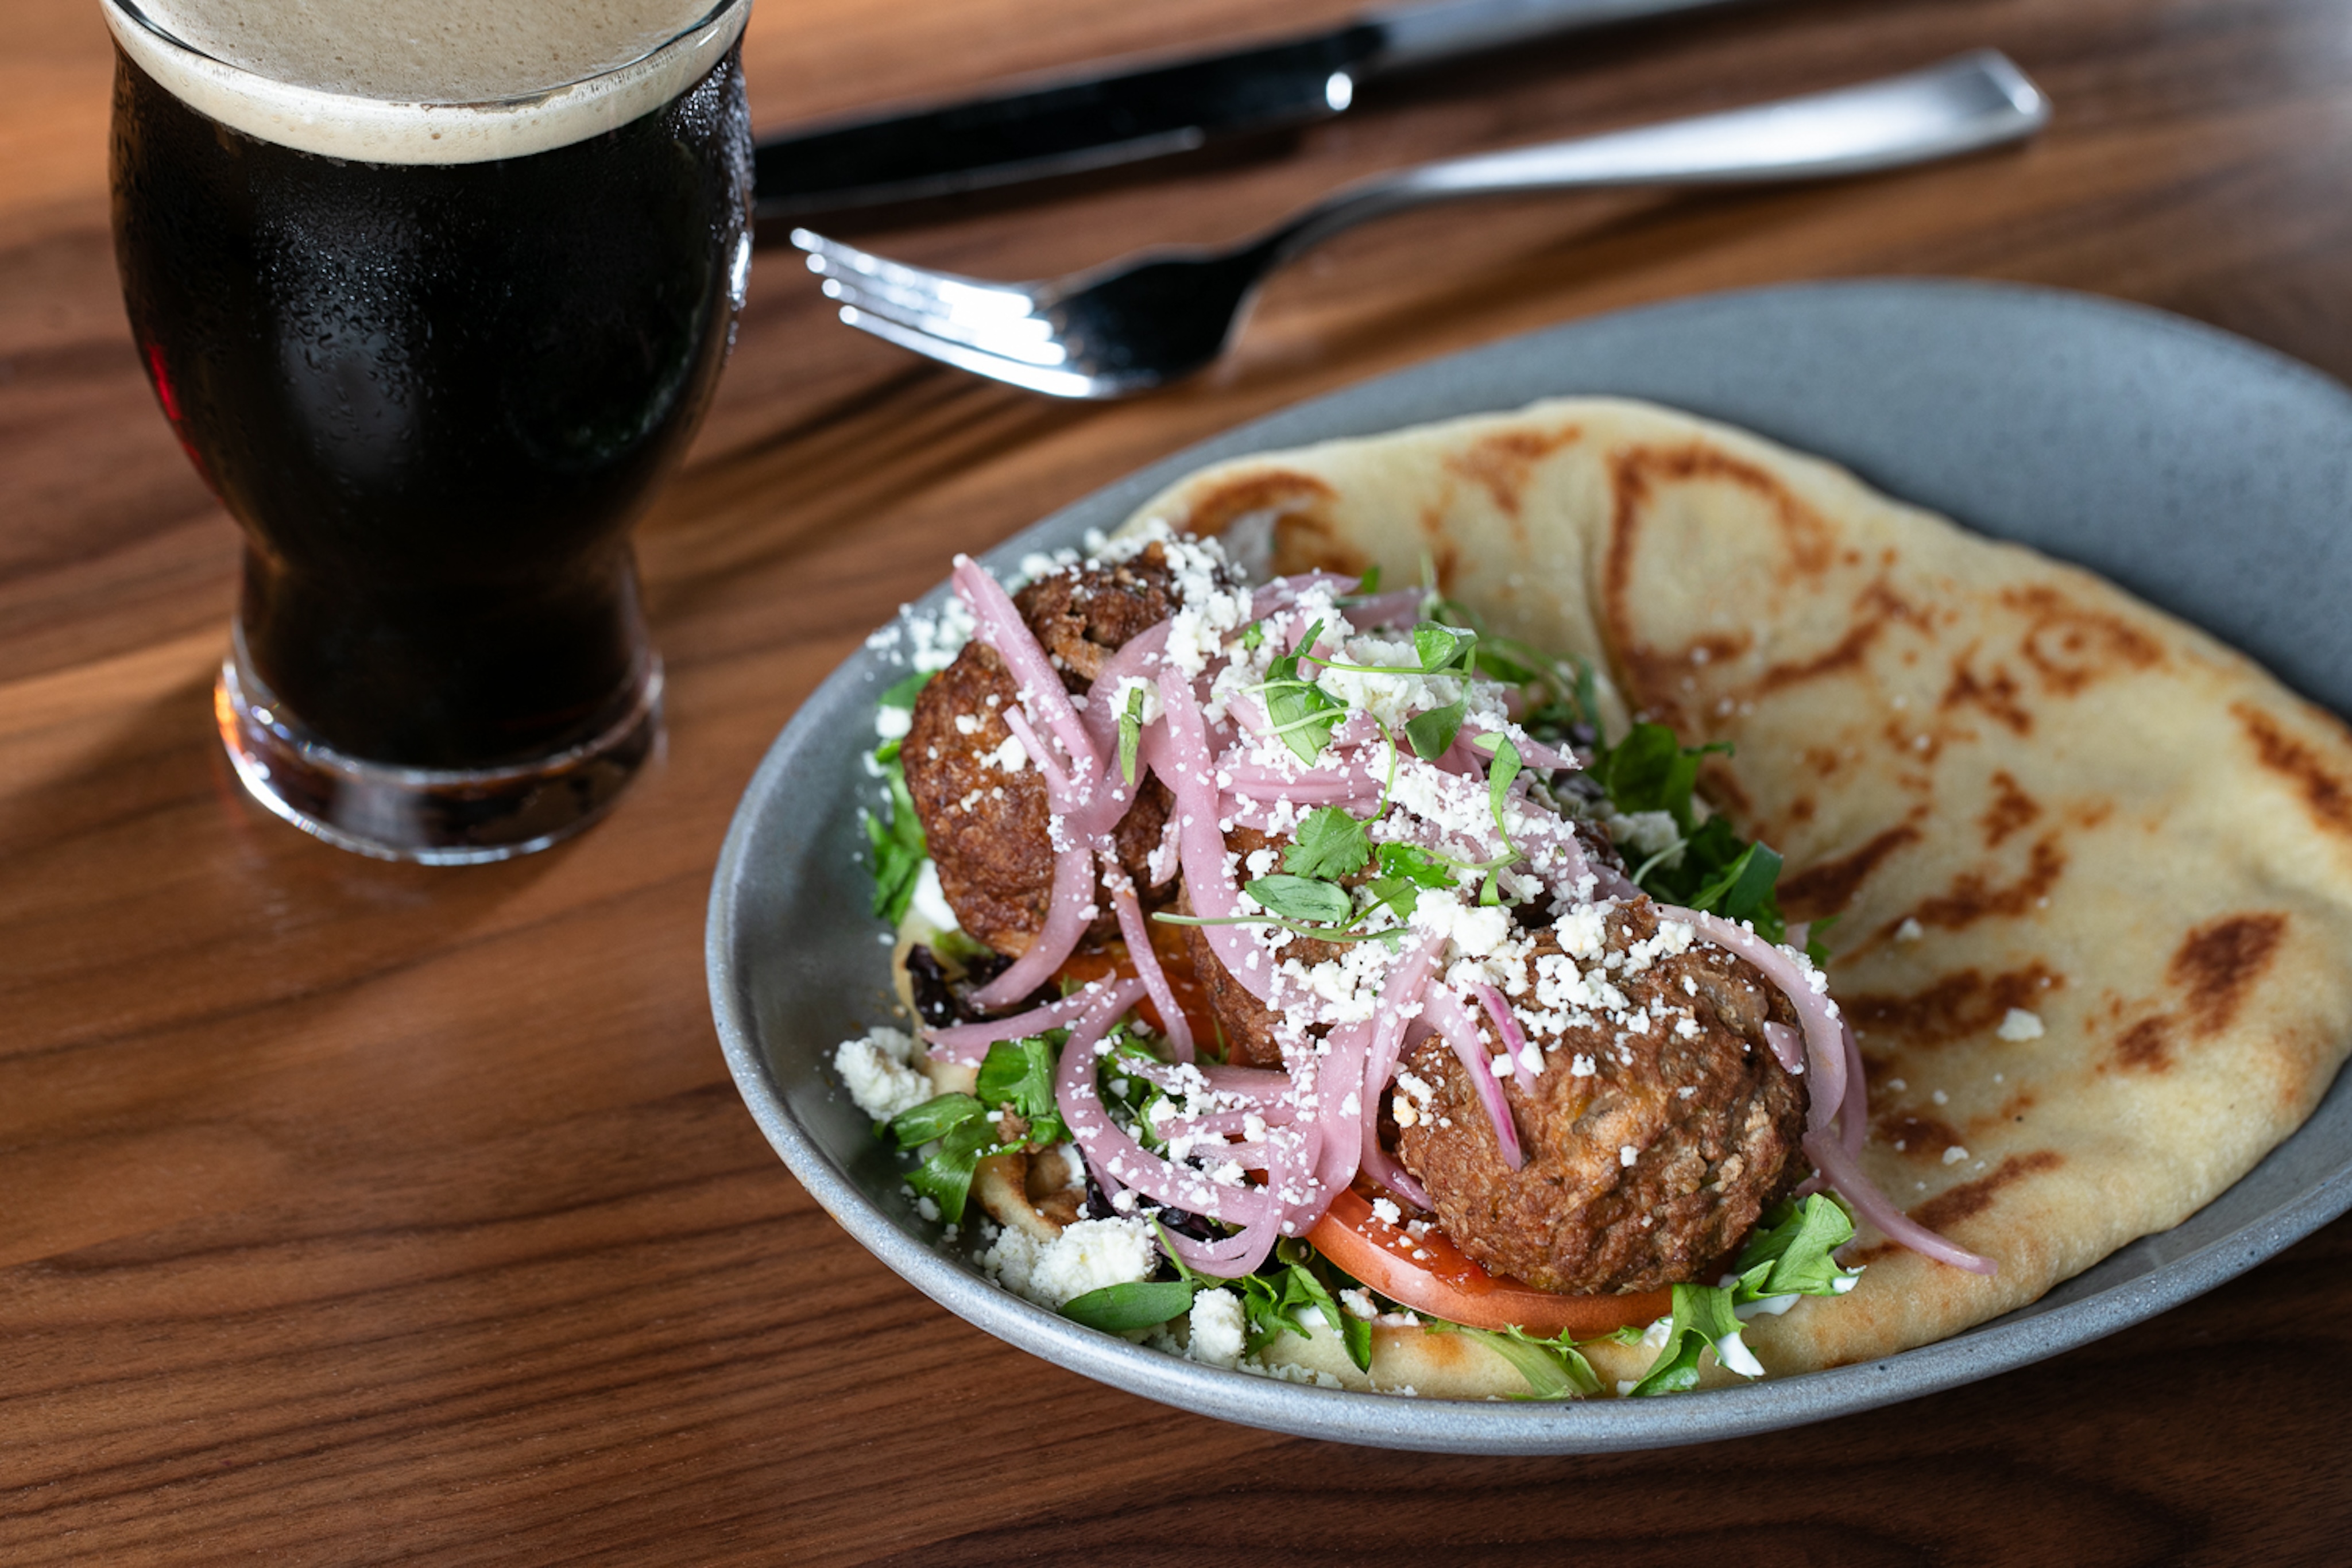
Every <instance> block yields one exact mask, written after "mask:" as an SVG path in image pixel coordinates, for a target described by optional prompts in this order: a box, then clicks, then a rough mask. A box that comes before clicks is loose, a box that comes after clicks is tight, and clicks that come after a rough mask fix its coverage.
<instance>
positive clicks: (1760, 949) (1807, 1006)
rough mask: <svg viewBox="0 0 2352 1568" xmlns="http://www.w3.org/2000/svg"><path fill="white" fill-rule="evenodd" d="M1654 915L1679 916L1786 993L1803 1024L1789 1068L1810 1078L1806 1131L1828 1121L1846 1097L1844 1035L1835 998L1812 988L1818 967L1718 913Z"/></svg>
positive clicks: (1665, 908) (1666, 909) (1670, 909)
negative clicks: (1801, 1056)
mask: <svg viewBox="0 0 2352 1568" xmlns="http://www.w3.org/2000/svg"><path fill="white" fill-rule="evenodd" d="M1658 918H1659V919H1661V920H1679V921H1682V922H1684V923H1685V924H1686V925H1689V926H1690V927H1691V928H1692V929H1694V930H1696V932H1697V933H1698V934H1699V935H1700V936H1704V937H1706V939H1707V940H1708V941H1710V942H1712V943H1714V944H1715V945H1716V946H1718V947H1721V948H1724V949H1725V950H1727V951H1728V952H1733V953H1737V954H1738V955H1739V956H1741V957H1743V958H1745V959H1747V960H1748V962H1749V963H1750V964H1753V965H1755V966H1756V967H1757V968H1759V969H1760V970H1762V971H1763V974H1764V977H1765V978H1766V979H1768V980H1769V981H1771V982H1772V983H1773V984H1774V985H1776V986H1778V987H1779V988H1780V993H1781V995H1783V996H1785V997H1787V998H1789V1003H1790V1006H1791V1007H1794V1008H1795V1009H1797V1021H1798V1022H1799V1023H1801V1024H1802V1025H1803V1026H1804V1030H1805V1066H1804V1067H1803V1068H1802V1069H1799V1068H1790V1071H1792V1072H1795V1071H1805V1072H1808V1073H1810V1075H1811V1080H1812V1081H1811V1082H1810V1083H1809V1084H1807V1085H1806V1088H1807V1089H1808V1091H1809V1092H1810V1094H1809V1098H1810V1100H1811V1104H1810V1105H1809V1106H1808V1107H1807V1109H1806V1112H1805V1131H1806V1132H1807V1133H1808V1134H1812V1133H1817V1132H1819V1131H1821V1129H1822V1128H1823V1127H1826V1126H1828V1125H1829V1124H1830V1123H1831V1122H1832V1120H1833V1119H1834V1118H1835V1117H1836V1115H1837V1113H1838V1107H1839V1106H1840V1105H1843V1103H1845V1037H1844V1035H1843V1033H1842V1032H1841V1031H1842V1030H1843V1027H1844V1026H1843V1024H1842V1023H1841V1022H1840V1021H1839V1019H1838V1010H1837V1004H1836V1003H1834V1002H1832V1001H1831V1000H1830V998H1829V993H1828V992H1827V991H1817V990H1815V989H1813V983H1812V977H1813V975H1814V974H1815V973H1817V971H1815V970H1814V969H1812V968H1811V967H1809V966H1805V965H1801V964H1800V963H1799V962H1798V961H1797V959H1796V958H1795V957H1794V956H1792V955H1790V954H1788V953H1784V952H1782V951H1781V950H1780V948H1778V947H1775V946H1772V944H1771V943H1769V942H1767V941H1765V940H1764V938H1762V937H1761V936H1757V935H1756V933H1754V932H1753V931H1750V930H1748V929H1747V928H1746V927H1745V926H1740V925H1733V924H1732V923H1731V922H1730V921H1728V920H1726V919H1724V918H1723V917H1722V916H1721V915H1701V914H1700V913H1699V912H1698V911H1697V910H1696V909H1683V908H1680V907H1678V906H1676V905H1675V904H1659V905H1658ZM1768 1038H1769V1037H1768Z"/></svg>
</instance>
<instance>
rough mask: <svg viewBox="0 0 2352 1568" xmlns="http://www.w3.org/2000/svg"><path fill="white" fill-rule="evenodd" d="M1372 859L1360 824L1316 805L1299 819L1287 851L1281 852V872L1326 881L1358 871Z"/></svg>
mask: <svg viewBox="0 0 2352 1568" xmlns="http://www.w3.org/2000/svg"><path fill="white" fill-rule="evenodd" d="M1371 858H1372V842H1371V840H1370V837H1369V836H1367V835H1366V833H1365V831H1364V824H1363V823H1361V822H1360V821H1357V820H1356V819H1355V818H1353V817H1351V816H1349V814H1348V813H1347V812H1346V811H1343V810H1340V809H1339V807H1337V806H1318V807H1316V808H1315V810H1311V811H1309V812H1307V815H1306V816H1305V817H1303V818H1301V819H1299V823H1298V831H1297V834H1296V835H1295V836H1294V838H1293V841H1292V842H1291V845H1290V848H1289V849H1287V850H1286V851H1284V852H1283V856H1282V869H1283V870H1285V871H1286V872H1288V873H1290V874H1291V875H1293V876H1305V877H1320V878H1323V879H1324V880H1326V881H1328V880H1331V879H1334V878H1338V877H1343V876H1348V875H1350V874H1351V873H1355V872H1359V871H1361V870H1362V869H1363V867H1364V862H1366V861H1369V860H1370V859H1371Z"/></svg>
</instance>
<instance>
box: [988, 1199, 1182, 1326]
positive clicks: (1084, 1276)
mask: <svg viewBox="0 0 2352 1568" xmlns="http://www.w3.org/2000/svg"><path fill="white" fill-rule="evenodd" d="M980 1265H981V1267H982V1268H983V1269H985V1270H988V1271H989V1273H991V1274H992V1275H994V1276H995V1278H996V1280H997V1282H998V1283H1000V1284H1002V1285H1003V1287H1004V1288H1005V1289H1006V1290H1008V1291H1013V1293H1014V1294H1016V1295H1022V1296H1026V1297H1027V1298H1029V1300H1031V1301H1035V1302H1036V1303H1038V1304H1039V1305H1040V1306H1046V1307H1055V1308H1059V1307H1060V1306H1061V1305H1062V1304H1063V1303H1064V1302H1066V1301H1075V1300H1076V1298H1078V1297H1080V1296H1083V1295H1085V1294H1086V1293H1087V1291H1099V1290H1101V1289H1102V1288H1103V1287H1104V1286H1106V1285H1127V1284H1133V1283H1136V1282H1137V1281H1142V1280H1148V1279H1150V1278H1151V1274H1152V1271H1153V1270H1156V1269H1157V1268H1159V1266H1160V1245H1159V1243H1158V1242H1157V1241H1156V1240H1155V1239H1153V1238H1152V1234H1151V1222H1150V1220H1148V1219H1144V1218H1131V1219H1081V1220H1078V1221H1077V1222H1076V1223H1075V1224H1072V1225H1067V1226H1065V1227H1063V1228H1062V1233H1061V1235H1059V1236H1057V1237H1055V1239H1053V1240H1051V1241H1045V1242H1040V1241H1037V1240H1034V1239H1032V1238H1030V1237H1029V1236H1027V1235H1026V1234H1024V1233H1023V1232H1021V1231H1018V1230H1010V1229H1008V1230H1006V1231H1005V1232H1004V1233H1003V1235H1001V1236H999V1237H998V1238H997V1239H996V1242H995V1244H994V1245H993V1246H992V1247H990V1248H989V1249H988V1250H986V1251H985V1252H982V1254H981V1255H980Z"/></svg>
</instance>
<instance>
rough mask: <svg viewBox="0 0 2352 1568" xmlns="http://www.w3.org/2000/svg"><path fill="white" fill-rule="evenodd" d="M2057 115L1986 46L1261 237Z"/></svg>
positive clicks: (1426, 181) (1874, 165) (1380, 199)
mask: <svg viewBox="0 0 2352 1568" xmlns="http://www.w3.org/2000/svg"><path fill="white" fill-rule="evenodd" d="M2049 119H2050V100H2049V99H2046V98H2044V97H2043V96H2042V91H2041V89H2038V88H2036V87H2035V86H2034V85H2033V83H2032V82H2031V81H2029V80H2028V79H2026V76H2025V73H2024V72H2023V71H2021V70H2020V69H2018V68H2017V66H2016V65H2015V64H2014V63H2013V62H2012V61H2011V59H2010V58H2009V57H2008V56H2006V55H2003V54H2001V53H2000V51H1999V50H1996V49H1979V50H1976V51H1974V52H1972V53H1969V54H1966V55H1961V56H1958V57H1955V58H1953V59H1949V60H1946V61H1945V62H1943V63H1942V64H1941V65H1936V66H1930V67H1928V68H1926V69H1925V70H1918V71H1912V72H1910V73H1908V74H1906V75H1903V76H1897V77H1888V78H1885V79H1884V80H1880V81H1874V82H1864V83H1863V84H1862V85H1860V86H1858V87H1849V88H1840V89H1836V90H1834V91H1831V92H1820V93H1812V94H1809V95H1807V96H1805V97H1802V98H1791V99H1780V101H1778V102H1773V103H1759V104H1755V105H1752V106H1750V107H1748V108H1747V109H1735V110H1727V111H1726V112H1723V113H1720V114H1702V115H1696V116H1694V117H1692V118H1690V119H1687V120H1663V121H1660V122H1659V123H1657V124H1655V125H1643V126H1637V127H1635V128H1633V129H1632V130H1627V131H1607V132H1604V133H1602V134H1601V135H1598V136H1580V137H1575V138H1572V139H1570V140H1569V141H1549V142H1545V143H1543V144H1541V145H1539V146H1535V147H1519V148H1514V149H1512V150H1511V151H1509V152H1482V153H1477V154H1475V155H1473V156H1471V157H1467V158H1450V159H1447V160H1445V161H1444V162H1436V163H1423V164H1420V165H1418V166H1416V167H1413V168H1410V169H1400V170H1397V171H1396V172H1392V173H1388V174H1381V175H1376V176H1374V177H1373V178H1371V179H1370V180H1365V181H1361V182H1360V183H1356V184H1353V185H1349V186H1344V187H1342V188H1341V189H1339V190H1338V191H1335V192H1333V193H1331V194H1330V195H1329V196H1327V197H1325V198H1324V199H1323V200H1322V201H1320V202H1318V203H1317V204H1315V205H1313V206H1311V207H1309V208H1307V210H1306V211H1304V212H1302V213H1300V214H1297V216H1296V217H1294V218H1292V219H1291V220H1290V221H1289V222H1287V223H1286V224H1284V225H1282V226H1281V227H1280V228H1278V229H1276V230H1275V231H1273V232H1272V233H1270V234H1268V235H1265V238H1264V239H1263V240H1262V241H1260V242H1259V243H1260V246H1263V247H1264V248H1265V249H1266V250H1268V251H1270V252H1271V253H1272V259H1273V260H1274V261H1275V262H1276V263H1277V264H1279V263H1280V262H1284V261H1287V260H1289V259H1290V258H1291V257H1292V256H1297V254H1298V253H1299V252H1301V251H1303V250H1306V249H1307V247H1309V246H1315V245H1319V244H1321V243H1322V242H1323V241H1325V240H1327V239H1329V238H1330V237H1331V236H1332V235H1337V234H1339V233H1340V232H1341V231H1342V230H1345V229H1350V228H1353V227H1355V226H1356V225H1358V224H1361V223H1367V222H1370V220H1372V219H1374V218H1381V217H1386V216H1388V215H1389V214H1392V213H1401V212H1405V211H1409V210H1410V209H1412V208H1414V207H1422V206H1427V205H1430V204H1433V203H1438V202H1453V201H1460V200H1463V199H1464V198H1465V197H1470V196H1492V195H1507V194H1511V193H1520V192H1532V191H1559V190H1574V189H1580V188H1584V187H1601V186H1612V185H1721V184H1748V183H1762V182H1765V181H1771V180H1802V179H1819V178H1823V177H1826V176H1831V175H1838V174H1859V173H1864V172H1869V171H1871V170H1874V169H1891V168H1895V167H1897V166H1899V165H1902V164H1906V163H1917V162H1925V161H1927V160H1929V159H1934V158H1943V157H1948V156H1950V155H1952V154H1955V153H1959V152H1974V151H1976V150H1977V149H1979V148H1983V147H1991V146H1995V145H1997V144H1999V143H2000V142H2003V141H2015V140H2017V139H2018V138H2020V137H2023V136H2030V135H2032V133H2033V132H2034V131H2039V130H2040V129H2041V128H2042V126H2043V125H2044V124H2046V123H2047V122H2048V121H2049ZM1253 248H1256V247H1253Z"/></svg>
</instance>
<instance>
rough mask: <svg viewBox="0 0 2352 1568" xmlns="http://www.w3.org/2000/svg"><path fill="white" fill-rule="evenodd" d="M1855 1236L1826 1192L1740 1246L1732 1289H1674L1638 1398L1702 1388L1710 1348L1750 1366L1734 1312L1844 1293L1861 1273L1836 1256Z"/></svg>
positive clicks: (1780, 1213) (1783, 1208)
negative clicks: (1754, 1304)
mask: <svg viewBox="0 0 2352 1568" xmlns="http://www.w3.org/2000/svg"><path fill="white" fill-rule="evenodd" d="M1851 1240H1853V1218H1852V1217H1851V1216H1850V1215H1848V1214H1847V1213H1846V1211H1845V1209H1844V1208H1843V1207H1841V1206H1840V1205H1839V1203H1838V1202H1837V1200H1836V1199H1835V1198H1832V1197H1829V1196H1828V1195H1827V1194H1825V1193H1815V1194H1813V1195H1812V1196H1811V1197H1808V1198H1806V1199H1805V1201H1804V1202H1803V1203H1802V1204H1801V1205H1797V1204H1782V1205H1780V1207H1777V1208H1776V1209H1775V1210H1773V1212H1771V1213H1769V1214H1768V1215H1766V1216H1765V1222H1764V1224H1763V1225H1762V1226H1760V1227H1759V1228H1758V1229H1757V1231H1756V1234H1755V1235H1754V1236H1752V1237H1751V1238H1749V1239H1748V1245H1747V1246H1746V1247H1744V1248H1742V1249H1740V1253H1739V1261H1738V1264H1736V1265H1735V1266H1734V1269H1733V1273H1734V1275H1735V1276H1736V1277H1735V1278H1734V1279H1733V1281H1732V1282H1731V1283H1730V1284H1728V1285H1676V1286H1675V1308H1674V1315H1673V1317H1672V1318H1671V1319H1669V1320H1668V1322H1667V1327H1666V1343H1665V1346H1664V1349H1662V1350H1661V1351H1660V1352H1659V1353H1658V1358H1657V1360H1656V1361H1654V1362H1653V1363H1652V1364H1651V1365H1650V1370H1649V1371H1648V1372H1647V1373H1645V1374H1643V1377H1642V1380H1641V1381H1640V1382H1639V1383H1637V1384H1635V1385H1633V1393H1634V1394H1635V1395H1637V1396H1641V1395H1653V1394H1679V1393H1681V1392H1682V1391H1683V1390H1685V1389H1687V1388H1693V1387H1696V1386H1697V1384H1698V1364H1699V1356H1700V1354H1702V1353H1703V1352H1706V1351H1707V1350H1713V1351H1714V1352H1715V1353H1716V1355H1717V1359H1719V1360H1722V1361H1724V1362H1725V1363H1726V1364H1728V1365H1732V1366H1734V1368H1735V1370H1742V1371H1744V1370H1745V1368H1744V1367H1742V1366H1740V1365H1739V1364H1740V1363H1743V1362H1744V1363H1746V1364H1747V1365H1748V1366H1753V1365H1754V1364H1755V1358H1754V1357H1753V1356H1752V1355H1749V1354H1748V1347H1747V1344H1746V1343H1745V1342H1744V1341H1742V1340H1741V1339H1740V1337H1739V1334H1740V1322H1739V1315H1738V1311H1737V1309H1738V1308H1739V1307H1743V1306H1746V1305H1748V1303H1749V1302H1751V1301H1766V1300H1769V1299H1770V1298H1773V1297H1778V1296H1841V1295H1843V1294H1844V1293H1845V1292H1846V1291H1850V1290H1852V1289H1853V1282H1854V1281H1856V1280H1857V1279H1859V1278H1860V1277H1861V1275H1862V1270H1859V1269H1847V1268H1843V1267H1842V1266H1840V1265H1839V1263H1838V1261H1837V1260H1836V1259H1835V1258H1833V1257H1832V1256H1831V1254H1832V1252H1834V1251H1835V1250H1836V1249H1838V1248H1840V1247H1843V1246H1844V1245H1845V1244H1846V1243H1847V1242H1848V1241H1851ZM1748 1375H1753V1374H1752V1373H1749V1374H1748Z"/></svg>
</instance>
